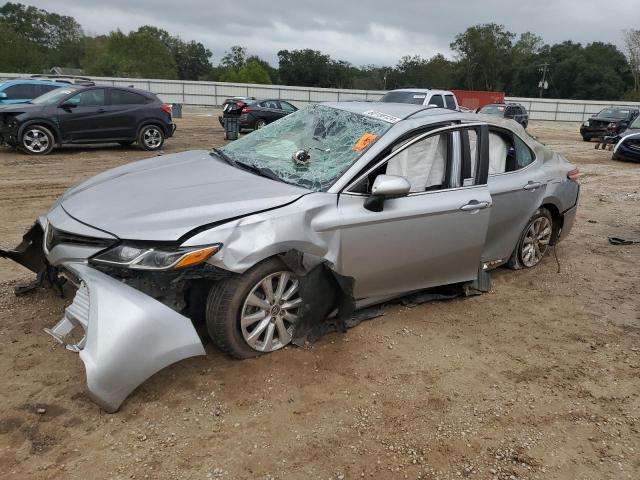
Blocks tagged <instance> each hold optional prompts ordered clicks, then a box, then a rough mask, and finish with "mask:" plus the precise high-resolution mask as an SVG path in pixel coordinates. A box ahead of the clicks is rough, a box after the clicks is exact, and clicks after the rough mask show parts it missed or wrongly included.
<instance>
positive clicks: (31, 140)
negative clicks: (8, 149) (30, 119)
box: [20, 125, 55, 155]
mask: <svg viewBox="0 0 640 480" xmlns="http://www.w3.org/2000/svg"><path fill="white" fill-rule="evenodd" d="M54 144H55V140H54V138H53V134H52V133H51V130H49V129H48V128H46V127H43V126H41V125H30V126H28V127H27V128H25V130H24V132H23V133H22V137H21V138H20V147H21V148H22V150H24V151H25V152H26V153H28V154H29V155H47V154H48V153H50V152H51V150H53V146H54Z"/></svg>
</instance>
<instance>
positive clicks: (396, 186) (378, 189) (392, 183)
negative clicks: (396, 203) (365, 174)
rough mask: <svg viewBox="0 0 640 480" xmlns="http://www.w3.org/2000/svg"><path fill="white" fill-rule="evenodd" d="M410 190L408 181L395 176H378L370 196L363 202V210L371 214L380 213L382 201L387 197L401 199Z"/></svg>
mask: <svg viewBox="0 0 640 480" xmlns="http://www.w3.org/2000/svg"><path fill="white" fill-rule="evenodd" d="M410 190H411V184H410V183H409V180H407V179H406V178H404V177H400V176H397V175H378V176H377V177H376V179H375V180H374V182H373V187H371V196H369V198H367V199H366V200H365V202H364V208H366V209H367V210H370V211H372V212H381V211H382V208H383V205H384V200H385V199H386V198H388V197H402V196H404V195H407V194H408V193H409V191H410Z"/></svg>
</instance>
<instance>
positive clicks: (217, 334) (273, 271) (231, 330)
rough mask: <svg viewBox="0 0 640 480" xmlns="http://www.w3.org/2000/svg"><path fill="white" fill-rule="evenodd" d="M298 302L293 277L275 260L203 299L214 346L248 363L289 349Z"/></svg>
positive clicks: (226, 284)
mask: <svg viewBox="0 0 640 480" xmlns="http://www.w3.org/2000/svg"><path fill="white" fill-rule="evenodd" d="M301 302H302V300H301V299H300V295H299V290H298V279H297V277H296V276H295V275H294V274H293V273H292V272H291V271H290V270H289V269H288V268H287V267H286V265H285V264H284V263H283V262H282V261H281V260H280V259H279V258H272V259H269V260H267V261H265V262H262V263H260V264H258V265H256V266H255V267H253V268H252V269H250V270H248V271H247V272H245V273H244V274H242V275H238V276H237V277H234V278H232V279H230V280H227V281H223V282H219V283H217V284H216V285H214V286H213V287H212V288H211V290H210V292H209V295H208V298H207V308H206V320H207V330H208V332H209V336H210V337H211V339H212V340H213V343H214V344H215V345H216V346H217V347H218V348H219V349H220V350H222V351H223V352H225V353H227V354H229V355H231V356H233V357H236V358H250V357H255V356H258V355H261V354H263V353H269V352H273V351H276V350H279V349H281V348H283V347H284V346H286V345H287V344H289V343H290V342H291V339H292V335H293V330H294V328H295V324H296V323H297V321H298V310H299V308H300V304H301Z"/></svg>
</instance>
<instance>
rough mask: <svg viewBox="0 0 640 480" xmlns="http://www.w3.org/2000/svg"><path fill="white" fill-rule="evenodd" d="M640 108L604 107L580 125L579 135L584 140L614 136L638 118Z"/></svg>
mask: <svg viewBox="0 0 640 480" xmlns="http://www.w3.org/2000/svg"><path fill="white" fill-rule="evenodd" d="M639 114H640V110H638V109H637V108H632V107H610V108H605V109H603V110H601V111H600V112H598V114H597V115H594V116H593V117H591V118H590V119H589V120H587V121H586V122H584V123H583V124H582V126H581V127H580V135H582V139H583V140H584V141H585V142H589V141H590V140H591V139H592V138H602V139H603V138H604V137H606V136H616V135H619V134H620V133H622V132H623V131H625V130H626V129H627V128H628V127H629V125H631V123H632V122H633V121H634V120H635V119H636V118H638V115H639Z"/></svg>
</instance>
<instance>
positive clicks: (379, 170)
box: [338, 125, 492, 299]
mask: <svg viewBox="0 0 640 480" xmlns="http://www.w3.org/2000/svg"><path fill="white" fill-rule="evenodd" d="M470 132H472V133H473V135H475V136H476V137H479V138H481V141H480V142H479V143H480V148H476V149H475V153H476V155H477V156H478V157H477V158H476V159H472V158H471V150H470V146H469V133H470ZM486 146H487V127H486V125H475V126H466V127H459V126H456V127H446V128H444V129H440V130H437V131H434V132H430V133H427V134H420V135H418V136H416V137H415V138H414V139H412V140H411V141H409V142H407V143H405V144H404V145H399V146H398V148H397V150H396V151H395V152H394V153H392V154H391V155H390V156H389V157H388V158H386V159H383V160H381V162H380V163H379V164H378V165H376V166H374V167H372V168H370V169H369V170H367V171H365V172H364V173H363V174H362V175H360V176H359V177H357V178H356V179H355V180H354V182H353V183H352V184H351V186H350V187H348V188H347V189H346V190H345V191H344V192H343V193H341V194H340V197H339V201H338V210H339V215H340V221H341V225H342V228H341V249H340V260H339V263H340V273H341V274H342V275H346V276H350V277H354V278H355V290H354V295H355V296H356V298H357V299H363V298H370V297H377V296H385V295H393V294H398V293H402V292H408V291H413V290H419V289H423V288H428V287H433V286H437V285H445V284H451V283H458V282H465V281H469V280H474V279H475V278H477V272H478V268H479V265H480V258H481V255H482V251H483V249H484V244H485V237H486V233H487V228H488V225H489V214H490V211H491V203H492V201H491V196H490V194H489V190H488V188H487V173H488V170H487V169H488V165H487V160H486V159H487V154H486ZM481 152H483V153H482V154H481ZM472 161H474V162H475V165H476V168H475V172H472V168H471V163H472ZM379 174H387V175H399V176H404V177H405V178H407V180H409V182H410V183H411V185H412V187H411V189H412V191H411V192H410V193H409V195H407V196H404V197H401V198H388V199H386V200H385V202H384V207H383V210H382V211H381V212H372V211H369V210H367V209H365V208H364V202H365V200H366V199H367V198H368V196H369V192H370V187H371V185H372V184H373V182H374V181H375V177H376V176H377V175H379Z"/></svg>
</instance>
